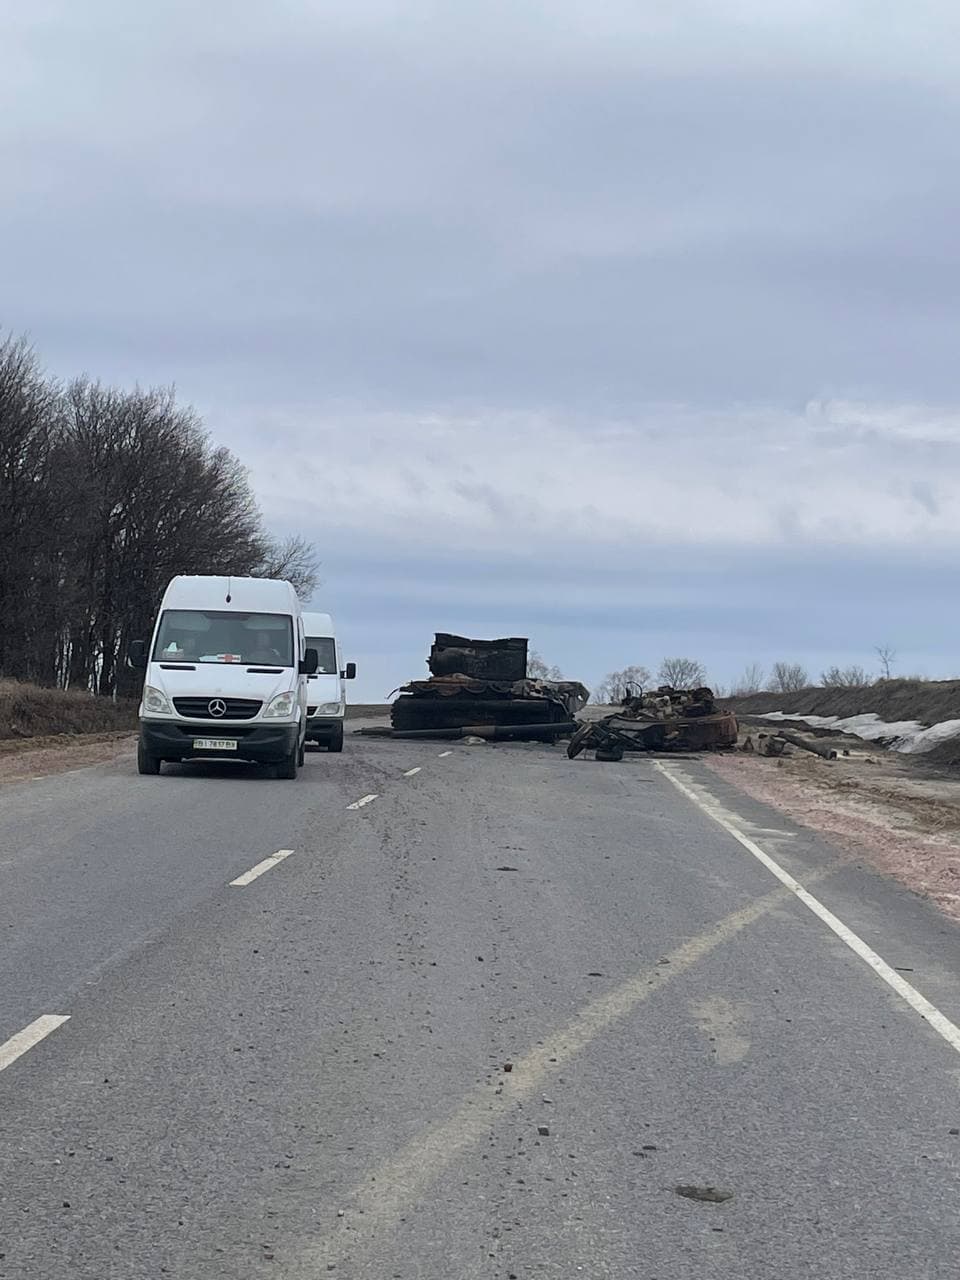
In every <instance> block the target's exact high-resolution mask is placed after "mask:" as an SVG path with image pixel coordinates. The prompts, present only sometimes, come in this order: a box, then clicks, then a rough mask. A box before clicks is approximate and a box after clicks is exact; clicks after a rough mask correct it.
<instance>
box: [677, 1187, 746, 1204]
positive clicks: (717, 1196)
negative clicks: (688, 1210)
mask: <svg viewBox="0 0 960 1280" xmlns="http://www.w3.org/2000/svg"><path fill="white" fill-rule="evenodd" d="M673 1189H674V1191H675V1192H676V1193H677V1195H678V1196H683V1197H684V1198H685V1199H686V1200H700V1201H701V1202H702V1203H704V1204H725V1203H726V1201H727V1200H732V1199H733V1192H732V1191H718V1190H717V1189H716V1187H687V1186H679V1187H674V1188H673Z"/></svg>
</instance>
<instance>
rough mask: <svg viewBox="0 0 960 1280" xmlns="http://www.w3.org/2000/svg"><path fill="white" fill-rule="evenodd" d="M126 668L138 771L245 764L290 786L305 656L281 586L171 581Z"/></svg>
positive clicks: (291, 598) (300, 742)
mask: <svg viewBox="0 0 960 1280" xmlns="http://www.w3.org/2000/svg"><path fill="white" fill-rule="evenodd" d="M128 658H129V661H130V664H131V665H132V666H134V667H137V668H139V669H140V670H143V671H145V672H146V676H145V678H144V689H143V700H142V702H141V703H140V743H139V747H138V749H137V766H138V768H139V771H140V773H147V774H156V773H159V772H160V766H161V765H162V764H164V763H165V762H167V763H174V762H177V761H180V760H210V759H217V758H219V759H227V760H253V761H256V762H258V763H260V764H271V765H275V766H276V772H277V776H278V777H280V778H295V777H296V776H297V769H298V767H299V766H300V765H302V764H303V751H304V740H305V734H306V727H307V677H308V675H310V674H311V673H312V672H313V671H314V670H315V669H316V661H317V658H316V654H313V653H308V652H307V645H306V637H305V633H304V629H303V615H302V613H301V610H300V601H299V599H298V597H297V593H296V591H294V589H293V587H292V586H291V585H290V583H289V582H280V581H276V580H273V579H269V578H220V577H177V578H174V579H172V581H171V582H170V585H169V586H168V587H167V589H166V591H165V592H164V596H163V601H162V603H161V605H160V613H159V616H158V617H157V622H156V626H155V628H154V632H153V639H152V641H151V642H150V647H149V649H148V648H147V646H146V644H145V643H144V642H143V641H142V640H138V641H134V642H133V644H131V645H130V649H129V652H128Z"/></svg>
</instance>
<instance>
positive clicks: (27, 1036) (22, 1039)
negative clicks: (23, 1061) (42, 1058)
mask: <svg viewBox="0 0 960 1280" xmlns="http://www.w3.org/2000/svg"><path fill="white" fill-rule="evenodd" d="M69 1021H70V1015H69V1013H45V1014H43V1016H42V1017H39V1018H35V1019H34V1021H33V1022H31V1023H30V1025H29V1026H27V1027H24V1028H23V1030H22V1031H18V1032H17V1034H16V1035H15V1036H11V1037H10V1039H9V1040H6V1041H4V1043H3V1044H0V1071H5V1070H6V1068H7V1067H9V1066H10V1065H11V1063H14V1062H16V1060H17V1059H18V1058H22V1057H23V1055H24V1054H25V1053H26V1052H27V1050H28V1049H32V1048H33V1046H34V1045H35V1044H39V1043H40V1041H41V1040H45V1039H46V1038H47V1036H48V1035H49V1034H50V1032H51V1031H56V1029H57V1027H62V1026H63V1024H64V1023H65V1022H69Z"/></svg>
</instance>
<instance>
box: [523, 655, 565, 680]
mask: <svg viewBox="0 0 960 1280" xmlns="http://www.w3.org/2000/svg"><path fill="white" fill-rule="evenodd" d="M527 677H528V679H530V680H562V679H563V672H562V671H561V670H560V668H559V667H558V666H552V667H549V666H547V664H546V663H545V662H544V660H543V658H541V656H540V654H539V653H537V651H536V649H531V650H530V653H529V654H528V656H527Z"/></svg>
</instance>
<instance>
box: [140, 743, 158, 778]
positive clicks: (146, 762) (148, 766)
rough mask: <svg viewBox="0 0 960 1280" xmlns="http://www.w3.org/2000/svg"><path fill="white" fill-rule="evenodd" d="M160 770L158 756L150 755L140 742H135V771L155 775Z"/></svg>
mask: <svg viewBox="0 0 960 1280" xmlns="http://www.w3.org/2000/svg"><path fill="white" fill-rule="evenodd" d="M159 772H160V758H159V757H158V756H152V755H151V754H150V752H149V751H147V749H146V747H144V745H143V743H142V742H138V743H137V773H142V774H145V775H148V776H150V777H156V775H157V774H158V773H159Z"/></svg>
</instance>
